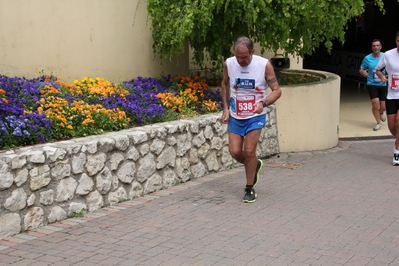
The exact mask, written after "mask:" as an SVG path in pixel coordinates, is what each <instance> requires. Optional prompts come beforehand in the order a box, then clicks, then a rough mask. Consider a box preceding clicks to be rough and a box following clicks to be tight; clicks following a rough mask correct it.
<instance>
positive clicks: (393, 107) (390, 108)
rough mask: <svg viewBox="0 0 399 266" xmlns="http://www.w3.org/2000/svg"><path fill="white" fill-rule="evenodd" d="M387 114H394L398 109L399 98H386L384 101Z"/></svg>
mask: <svg viewBox="0 0 399 266" xmlns="http://www.w3.org/2000/svg"><path fill="white" fill-rule="evenodd" d="M386 108H387V115H395V114H397V113H398V111H399V99H393V100H390V99H387V101H386Z"/></svg>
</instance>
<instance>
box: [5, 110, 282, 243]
mask: <svg viewBox="0 0 399 266" xmlns="http://www.w3.org/2000/svg"><path fill="white" fill-rule="evenodd" d="M275 113H276V111H275V106H274V105H271V106H269V107H268V121H267V124H266V127H265V128H264V129H263V131H262V134H261V137H260V141H259V144H258V150H257V156H258V157H259V158H268V157H271V156H273V155H275V154H277V153H278V152H279V146H278V139H277V125H276V114H275ZM220 118H221V113H215V114H208V115H203V116H200V117H196V118H193V119H190V120H177V121H172V122H166V123H160V124H154V125H148V126H144V127H137V128H132V129H129V130H122V131H119V132H112V133H107V134H103V135H96V136H89V137H86V138H77V139H73V140H67V141H60V142H54V143H47V144H40V145H35V146H30V147H23V148H19V149H13V150H9V151H5V152H3V153H0V191H1V193H0V239H3V238H5V237H7V236H11V235H16V234H18V233H20V232H23V231H26V230H32V229H36V228H43V226H46V225H47V224H49V223H54V222H57V221H62V220H66V219H68V218H70V217H71V216H73V214H74V213H82V212H85V211H88V212H93V211H95V210H97V209H101V208H103V207H106V206H110V205H115V204H117V203H118V202H129V201H131V200H132V199H136V198H143V196H144V197H145V195H149V194H151V193H154V192H158V191H162V190H165V189H168V188H171V187H176V185H179V184H182V183H187V182H189V181H194V180H197V179H198V178H200V177H203V176H205V175H209V174H212V173H216V172H220V171H224V170H226V169H230V168H232V167H236V166H237V164H236V162H235V161H234V160H233V159H232V158H231V156H230V154H229V150H228V137H227V134H226V133H227V125H225V124H222V123H221V119H220Z"/></svg>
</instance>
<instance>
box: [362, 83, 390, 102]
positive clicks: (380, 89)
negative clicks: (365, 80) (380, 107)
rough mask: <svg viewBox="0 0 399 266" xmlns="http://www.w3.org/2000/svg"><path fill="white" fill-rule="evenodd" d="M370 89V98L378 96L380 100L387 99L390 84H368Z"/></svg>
mask: <svg viewBox="0 0 399 266" xmlns="http://www.w3.org/2000/svg"><path fill="white" fill-rule="evenodd" d="M367 89H368V90H369V95H370V100H372V99H375V98H378V99H380V101H385V100H386V99H387V93H388V86H375V85H367Z"/></svg>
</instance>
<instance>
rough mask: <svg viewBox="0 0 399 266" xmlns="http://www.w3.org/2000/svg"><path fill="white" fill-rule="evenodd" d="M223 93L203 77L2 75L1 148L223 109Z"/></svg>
mask: <svg viewBox="0 0 399 266" xmlns="http://www.w3.org/2000/svg"><path fill="white" fill-rule="evenodd" d="M220 107H221V100H220V94H219V93H217V92H216V93H215V92H213V91H212V90H209V89H208V84H207V83H206V82H205V81H204V80H202V79H200V78H199V77H195V78H190V77H179V76H178V77H175V78H172V77H170V76H167V77H162V78H161V79H153V78H142V77H138V78H137V79H133V80H131V81H126V82H123V83H122V84H118V85H116V84H112V83H111V82H109V81H106V80H104V79H103V78H96V79H91V78H84V79H82V80H80V81H79V80H76V81H75V82H74V83H73V84H67V83H64V82H62V81H61V80H59V79H57V78H56V77H53V76H42V77H38V78H35V79H25V78H19V77H14V78H10V77H7V76H2V75H0V148H1V149H9V148H14V147H21V146H27V145H32V144H38V143H43V142H51V141H57V140H65V139H71V138H76V137H84V136H88V135H96V134H101V133H104V132H111V131H118V130H122V129H127V128H131V127H135V126H141V125H147V124H152V123H159V122H165V121H171V120H175V119H179V118H185V117H190V116H195V115H198V114H204V113H210V112H216V111H219V110H220Z"/></svg>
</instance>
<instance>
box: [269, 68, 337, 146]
mask: <svg viewBox="0 0 399 266" xmlns="http://www.w3.org/2000/svg"><path fill="white" fill-rule="evenodd" d="M297 72H302V73H306V72H310V73H312V72H313V73H318V74H320V75H323V76H325V79H323V80H321V81H319V82H315V83H309V84H300V85H290V86H282V87H281V89H282V92H283V93H282V97H281V98H280V99H279V100H278V101H277V102H276V116H277V127H278V138H279V146H280V152H295V151H313V150H324V149H329V148H333V147H335V146H337V145H338V141H339V134H338V133H339V132H338V129H339V105H340V86H341V85H340V84H341V78H340V77H339V76H338V75H335V74H332V73H329V72H324V71H314V70H301V71H299V70H298V71H297Z"/></svg>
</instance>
